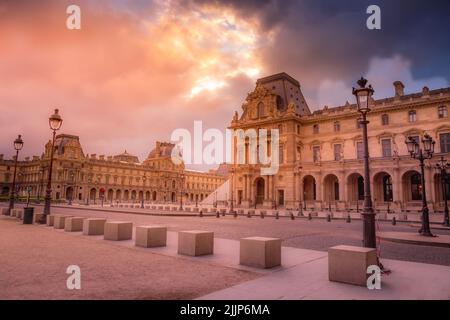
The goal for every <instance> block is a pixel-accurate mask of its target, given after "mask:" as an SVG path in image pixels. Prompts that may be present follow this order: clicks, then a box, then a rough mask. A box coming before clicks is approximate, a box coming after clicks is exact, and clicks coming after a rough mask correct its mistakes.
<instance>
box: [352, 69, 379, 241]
mask: <svg viewBox="0 0 450 320" xmlns="http://www.w3.org/2000/svg"><path fill="white" fill-rule="evenodd" d="M357 83H358V85H359V88H357V89H355V88H353V94H354V95H355V97H356V102H357V106H358V111H359V112H360V113H361V115H362V118H361V120H360V124H361V125H362V129H363V145H364V208H363V212H362V216H363V244H364V247H366V248H376V246H377V243H376V237H375V212H374V210H373V207H372V195H371V193H370V169H369V139H368V137H367V124H368V123H369V121H368V120H367V114H368V113H369V112H370V108H369V103H370V98H371V97H372V95H373V93H374V90H373V88H372V85H369V86H368V87H366V84H367V80H366V79H364V78H363V77H361V79H359V80H358V82H357Z"/></svg>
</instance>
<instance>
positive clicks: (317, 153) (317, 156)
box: [313, 146, 320, 162]
mask: <svg viewBox="0 0 450 320" xmlns="http://www.w3.org/2000/svg"><path fill="white" fill-rule="evenodd" d="M319 160H320V146H314V147H313V161H314V162H318V161H319Z"/></svg>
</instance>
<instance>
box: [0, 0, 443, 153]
mask: <svg viewBox="0 0 450 320" xmlns="http://www.w3.org/2000/svg"><path fill="white" fill-rule="evenodd" d="M371 2H373V1H366V0H363V1H360V0H349V1H345V2H341V1H339V2H338V1H331V0H329V1H325V0H314V1H312V0H305V1H276V0H271V1H256V0H255V1H253V0H251V1H206V0H203V1H194V0H178V1H175V0H174V1H162V0H157V1H156V0H155V1H131V0H130V1H120V0H115V1H108V2H106V1H96V2H94V1H86V0H83V1H77V4H78V5H79V6H80V7H81V16H82V29H81V30H75V31H70V30H67V29H66V27H65V22H66V17H67V14H66V7H67V6H68V5H69V4H72V2H71V1H20V0H19V1H11V0H10V1H2V2H0V39H2V41H1V42H0V74H1V77H0V112H1V115H2V117H1V118H0V153H5V155H6V156H10V155H11V154H12V150H11V141H12V140H13V139H14V138H15V136H16V135H17V134H19V133H21V134H23V136H24V139H25V147H24V150H23V154H24V155H33V154H40V153H41V152H42V150H43V145H44V143H45V142H46V141H47V140H48V138H49V137H50V132H49V129H48V125H47V117H48V116H49V115H50V114H51V112H52V111H53V110H52V109H53V108H54V107H59V108H60V109H61V114H62V116H63V118H64V123H63V128H62V132H65V133H70V134H76V135H79V136H80V139H81V142H82V144H83V147H84V151H85V152H86V153H97V154H108V155H109V154H116V153H119V152H122V151H123V149H125V148H126V149H127V150H128V151H129V152H131V153H134V154H136V155H138V156H139V157H140V159H141V160H142V159H143V158H145V157H146V156H147V154H148V152H149V151H150V149H151V148H152V147H153V145H154V142H155V141H156V140H166V141H167V140H168V139H169V138H170V134H171V132H172V130H174V129H176V128H180V127H184V128H187V129H191V128H192V126H193V121H194V120H203V121H204V127H205V128H208V127H215V128H219V129H225V127H226V126H227V125H228V124H229V122H230V119H231V117H232V114H233V112H234V110H238V111H240V105H241V103H242V101H243V99H244V98H245V96H246V93H247V92H248V91H250V90H252V89H253V86H254V83H255V81H256V79H257V78H259V77H261V76H266V75H268V74H271V73H278V72H282V71H284V72H287V73H289V74H291V75H292V76H294V77H295V78H297V79H298V80H299V81H300V83H301V85H302V90H303V91H304V94H305V96H306V98H307V100H308V102H309V105H310V106H311V107H312V108H313V109H317V108H321V107H323V105H329V106H330V107H332V106H335V105H342V104H344V103H345V101H346V100H350V99H352V97H351V94H350V89H351V87H352V85H354V81H355V79H357V78H358V77H359V76H361V75H365V76H367V77H368V78H369V80H370V81H371V83H372V84H373V85H374V87H375V88H376V95H377V97H384V96H386V95H392V92H393V89H392V82H393V81H394V80H401V81H403V82H404V84H405V85H406V91H407V92H411V91H418V90H420V89H421V88H422V87H423V86H424V85H427V86H429V87H430V88H431V89H432V88H436V87H442V86H447V85H448V83H449V81H450V78H449V74H450V61H449V60H450V58H449V57H450V55H449V52H450V43H449V42H448V39H447V34H446V33H447V32H446V30H449V29H450V22H449V21H450V19H448V12H450V3H449V2H448V1H439V0H436V1H434V4H433V5H430V4H429V3H425V2H423V1H422V2H419V1H406V0H403V1H377V4H379V5H380V7H381V9H382V30H380V31H369V30H368V29H367V28H366V27H365V21H366V18H367V14H366V13H365V11H366V8H367V6H368V5H369V4H372V3H371Z"/></svg>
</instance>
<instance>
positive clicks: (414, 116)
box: [408, 110, 417, 122]
mask: <svg viewBox="0 0 450 320" xmlns="http://www.w3.org/2000/svg"><path fill="white" fill-rule="evenodd" d="M416 120H417V114H416V111H415V110H411V111H409V112H408V121H409V122H416Z"/></svg>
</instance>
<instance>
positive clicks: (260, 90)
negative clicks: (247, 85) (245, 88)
mask: <svg viewBox="0 0 450 320" xmlns="http://www.w3.org/2000/svg"><path fill="white" fill-rule="evenodd" d="M269 94H271V93H270V91H269V90H268V89H267V88H265V87H264V86H262V85H261V84H257V85H256V88H255V90H253V91H252V92H250V93H249V94H248V95H247V99H246V100H247V101H252V100H255V99H258V100H261V99H263V98H264V97H266V96H267V95H269Z"/></svg>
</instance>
